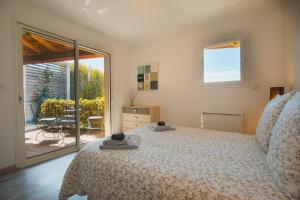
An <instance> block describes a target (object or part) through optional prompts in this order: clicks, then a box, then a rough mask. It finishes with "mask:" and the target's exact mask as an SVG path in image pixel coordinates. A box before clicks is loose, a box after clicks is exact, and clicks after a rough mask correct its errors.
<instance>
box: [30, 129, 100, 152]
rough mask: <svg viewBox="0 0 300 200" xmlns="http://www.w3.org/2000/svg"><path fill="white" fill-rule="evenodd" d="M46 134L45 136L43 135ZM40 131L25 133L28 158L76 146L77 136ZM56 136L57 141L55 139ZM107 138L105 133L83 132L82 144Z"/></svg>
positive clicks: (34, 130)
mask: <svg viewBox="0 0 300 200" xmlns="http://www.w3.org/2000/svg"><path fill="white" fill-rule="evenodd" d="M43 133H44V134H43ZM43 133H41V132H40V130H39V129H33V130H27V131H26V133H25V146H26V157H27V158H29V157H33V156H36V155H40V154H44V153H47V152H50V151H55V150H58V149H60V148H64V147H68V146H72V145H75V134H74V133H73V134H72V133H71V134H70V133H67V132H66V133H65V134H61V135H59V134H58V132H55V133H51V132H43ZM54 135H55V139H54ZM104 136H105V133H104V131H92V132H90V133H87V132H86V131H81V136H80V140H81V143H82V144H83V143H89V142H92V141H95V140H97V139H99V138H103V137H104Z"/></svg>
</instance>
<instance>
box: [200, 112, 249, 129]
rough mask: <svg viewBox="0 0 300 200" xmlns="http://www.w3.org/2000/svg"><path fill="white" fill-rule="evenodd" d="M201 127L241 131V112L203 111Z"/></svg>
mask: <svg viewBox="0 0 300 200" xmlns="http://www.w3.org/2000/svg"><path fill="white" fill-rule="evenodd" d="M201 128H205V129H211V130H220V131H228V132H240V133H242V132H243V113H242V112H227V111H226V112H223V111H222V112H220V111H218V112H215V111H203V112H202V113H201Z"/></svg>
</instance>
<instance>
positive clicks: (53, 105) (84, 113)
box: [40, 97, 104, 128]
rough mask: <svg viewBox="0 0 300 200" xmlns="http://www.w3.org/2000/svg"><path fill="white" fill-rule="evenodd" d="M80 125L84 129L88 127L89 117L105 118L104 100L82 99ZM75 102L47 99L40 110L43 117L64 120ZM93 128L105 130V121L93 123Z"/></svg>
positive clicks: (101, 98) (100, 98)
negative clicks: (67, 111)
mask: <svg viewBox="0 0 300 200" xmlns="http://www.w3.org/2000/svg"><path fill="white" fill-rule="evenodd" d="M79 104H80V124H81V126H83V127H86V126H88V121H87V119H88V117H89V116H98V115H100V116H103V117H104V99H103V97H97V98H96V99H91V100H89V99H80V100H79ZM74 105H75V102H74V101H73V100H69V99H46V100H45V101H44V102H43V103H42V105H41V110H40V116H41V117H56V118H63V116H64V115H66V112H65V110H69V109H72V108H74ZM92 123H93V124H92V126H93V127H101V128H104V120H102V121H94V122H92Z"/></svg>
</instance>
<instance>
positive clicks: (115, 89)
mask: <svg viewBox="0 0 300 200" xmlns="http://www.w3.org/2000/svg"><path fill="white" fill-rule="evenodd" d="M12 17H17V19H18V20H19V21H21V22H24V23H26V24H28V25H31V26H35V27H38V28H40V29H44V30H46V31H49V32H53V33H56V34H59V35H62V36H65V37H69V38H71V39H77V40H78V41H80V42H81V43H83V44H86V45H89V46H91V47H94V48H96V49H99V50H103V51H105V52H109V53H111V55H112V95H113V97H114V102H113V108H112V109H113V113H114V119H113V123H114V129H115V130H119V129H120V112H121V106H122V105H123V104H125V103H126V102H127V97H126V96H125V94H126V91H127V89H128V86H127V83H128V79H127V77H126V76H125V75H126V68H127V66H128V62H129V61H128V56H129V54H128V52H129V50H128V48H127V47H126V46H125V45H123V44H122V43H120V42H118V41H115V40H112V39H111V38H108V37H105V36H102V35H100V34H99V33H96V32H93V31H91V30H89V29H87V28H84V27H82V26H79V25H76V24H74V23H73V22H69V21H67V20H65V19H64V18H61V17H59V16H56V15H53V14H51V13H48V12H47V11H45V10H42V9H40V8H37V7H35V6H32V5H30V4H28V2H27V3H26V2H24V1H21V0H19V1H17V0H11V1H8V0H7V1H4V0H1V1H0V36H1V37H0V44H1V48H0V97H1V98H0V169H1V168H4V167H7V166H12V165H14V164H15V163H16V162H15V153H16V152H15V148H16V138H15V132H16V122H15V115H16V113H15V104H14V102H15V100H16V94H15V91H16V90H15V88H16V76H15V75H16V74H15V66H14V65H13V59H14V51H13V47H14V38H13V37H12V35H13V34H12V28H11V27H12Z"/></svg>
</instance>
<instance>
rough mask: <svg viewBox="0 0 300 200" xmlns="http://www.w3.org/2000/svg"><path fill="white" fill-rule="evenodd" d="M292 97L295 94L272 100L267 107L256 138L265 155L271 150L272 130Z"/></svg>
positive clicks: (257, 129) (259, 123)
mask: <svg viewBox="0 0 300 200" xmlns="http://www.w3.org/2000/svg"><path fill="white" fill-rule="evenodd" d="M292 95H293V93H292V92H290V93H288V94H285V95H282V96H277V97H275V98H274V99H272V100H271V101H270V102H269V103H268V104H267V106H266V107H265V110H264V112H263V114H262V116H261V118H260V120H259V122H258V125H257V128H256V136H255V138H256V140H257V142H258V143H259V145H260V147H261V149H262V150H263V151H264V152H265V153H267V151H268V148H269V142H270V137H271V133H272V129H273V127H274V125H275V123H276V121H277V119H278V117H279V115H280V112H281V110H282V108H283V107H284V105H285V104H286V102H287V101H288V100H289V99H290V98H291V96H292Z"/></svg>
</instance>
